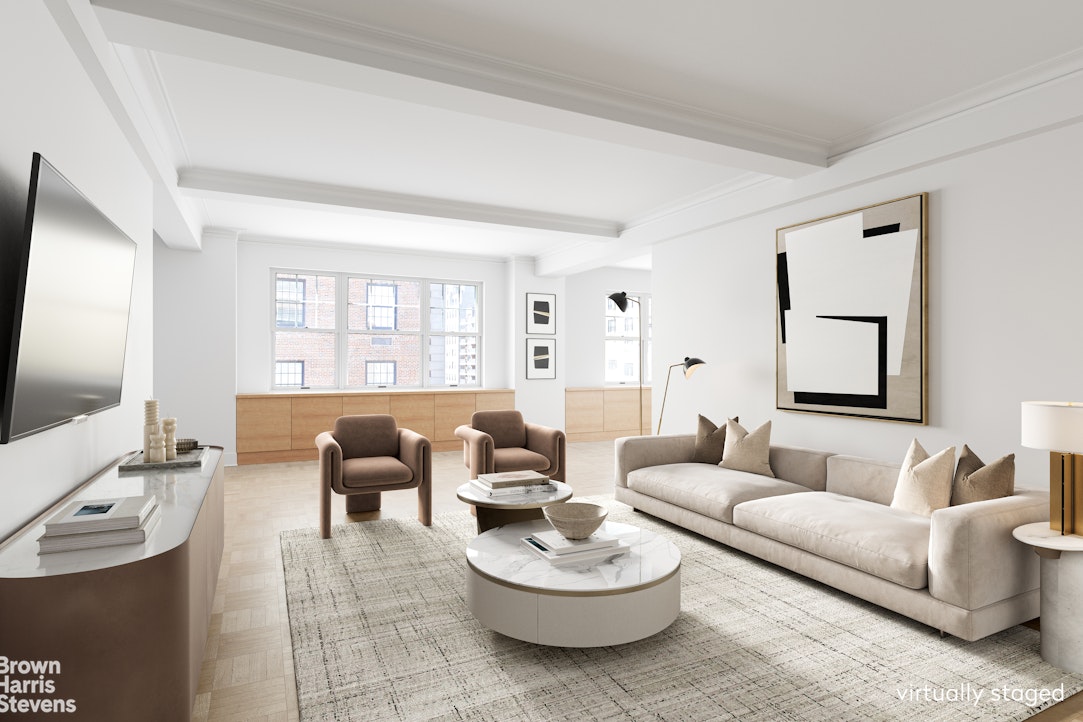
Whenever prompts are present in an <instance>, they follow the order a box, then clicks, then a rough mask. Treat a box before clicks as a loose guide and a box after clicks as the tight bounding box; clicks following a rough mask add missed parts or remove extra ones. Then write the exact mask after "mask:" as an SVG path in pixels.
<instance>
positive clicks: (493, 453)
mask: <svg viewBox="0 0 1083 722" xmlns="http://www.w3.org/2000/svg"><path fill="white" fill-rule="evenodd" d="M455 435H456V436H458V437H459V438H460V439H462V440H463V461H464V463H465V464H466V466H467V468H468V469H470V478H471V479H476V478H478V474H492V473H494V472H502V471H537V472H539V473H542V474H545V475H546V476H548V477H549V478H550V479H555V480H557V481H564V478H565V476H566V474H567V470H566V468H565V454H566V451H565V445H566V440H565V437H564V432H563V431H561V430H560V429H553V428H550V427H548V426H539V425H538V424H530V423H526V422H524V421H523V415H522V414H521V413H519V412H518V411H513V410H507V411H476V412H474V415H473V416H471V417H470V424H469V425H467V424H464V425H462V426H460V427H459V428H457V429H455Z"/></svg>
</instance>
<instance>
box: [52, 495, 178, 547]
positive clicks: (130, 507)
mask: <svg viewBox="0 0 1083 722" xmlns="http://www.w3.org/2000/svg"><path fill="white" fill-rule="evenodd" d="M156 503H157V500H156V499H155V497H154V494H145V495H143V496H119V497H113V498H111V499H77V500H76V501H73V502H71V503H69V504H68V505H67V506H65V507H64V508H63V509H61V510H60V511H58V512H57V513H56V514H53V515H52V516H51V517H49V519H48V520H46V522H45V536H47V537H54V536H64V535H68V534H86V533H89V532H101V531H116V530H118V529H136V528H138V527H140V526H142V525H143V523H144V522H145V521H146V520H147V517H148V516H149V515H150V512H151V510H152V509H153V508H154V506H155V504H156Z"/></svg>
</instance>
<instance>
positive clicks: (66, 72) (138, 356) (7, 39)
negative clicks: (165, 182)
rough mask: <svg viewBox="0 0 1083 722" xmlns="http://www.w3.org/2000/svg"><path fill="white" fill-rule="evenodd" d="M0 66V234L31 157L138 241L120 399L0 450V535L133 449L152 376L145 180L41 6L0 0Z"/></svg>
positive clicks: (9, 226)
mask: <svg viewBox="0 0 1083 722" xmlns="http://www.w3.org/2000/svg"><path fill="white" fill-rule="evenodd" d="M0 65H2V66H3V67H4V68H5V70H4V72H3V74H0V95H2V97H3V98H4V121H3V122H4V130H3V133H0V197H2V199H0V214H2V228H3V232H4V234H5V235H6V236H9V234H10V233H12V231H13V229H16V230H15V232H16V233H17V232H18V230H17V229H21V227H22V214H23V213H25V209H26V198H27V189H28V185H29V180H30V162H31V156H32V154H33V152H34V151H37V152H40V153H41V154H42V155H44V156H45V157H46V158H47V159H48V160H49V162H50V163H52V164H53V165H54V166H55V167H56V168H57V169H58V170H59V171H60V172H61V173H62V174H64V175H65V176H66V177H67V178H68V179H69V180H70V181H71V182H72V183H73V184H74V185H75V186H76V187H77V188H79V189H80V190H81V191H82V192H83V193H84V194H85V195H86V196H87V197H88V198H89V199H90V200H91V201H92V202H93V203H94V204H95V205H97V206H98V208H99V209H101V211H102V212H103V213H105V215H106V216H108V217H109V218H111V219H112V220H113V222H114V223H116V224H117V225H118V226H119V227H120V228H121V229H122V230H124V231H125V232H126V233H127V234H128V235H129V236H131V237H132V238H133V239H134V240H135V241H136V243H137V244H138V251H137V255H136V279H135V287H134V289H133V296H132V300H133V303H132V314H131V319H130V324H129V333H128V349H127V357H126V360H125V370H124V391H123V398H122V403H121V405H120V407H118V408H115V409H110V410H108V411H104V412H101V413H99V414H95V415H94V416H91V417H90V418H89V419H88V420H87V421H86V422H85V423H82V424H79V425H74V426H73V425H67V426H62V427H59V428H56V429H52V430H49V431H46V432H43V433H40V434H37V435H35V436H31V437H28V438H25V439H20V440H18V441H14V442H12V443H10V444H7V445H4V446H0V498H2V499H3V500H4V503H3V504H0V538H2V537H4V536H7V535H8V534H10V533H11V532H12V531H14V530H15V529H17V528H19V527H20V526H22V525H23V524H24V523H26V522H27V521H29V520H30V519H31V518H33V517H34V516H36V515H37V514H38V513H39V512H41V511H43V510H44V509H45V508H47V507H48V506H50V505H51V504H52V503H53V502H54V501H56V500H57V499H59V498H60V497H62V496H64V495H65V494H66V493H67V492H68V491H70V490H71V489H72V488H73V487H75V486H76V485H78V484H80V483H81V482H83V481H85V480H86V479H88V478H89V477H90V476H92V475H93V474H94V473H96V472H97V471H98V470H100V469H101V468H102V467H104V466H106V465H108V464H109V463H111V462H112V461H115V460H116V459H118V458H119V457H120V456H121V455H122V454H124V453H125V452H127V451H130V450H133V449H136V448H139V447H140V446H141V445H142V424H143V411H142V407H143V400H144V399H145V398H150V396H151V390H152V378H153V377H152V373H153V369H152V363H153V347H152V331H153V328H152V323H153V318H152V300H151V299H152V291H153V282H152V263H153V243H152V230H151V227H152V215H151V214H152V205H153V198H152V186H151V183H150V180H149V179H148V177H147V175H146V173H145V172H144V170H143V168H142V166H141V165H140V163H139V161H138V160H137V158H136V156H135V155H134V153H133V152H132V151H131V149H130V148H129V146H128V144H127V143H126V142H125V140H124V137H123V136H122V134H121V132H120V131H119V129H118V128H117V127H116V125H115V123H114V122H113V121H112V118H111V116H110V114H109V112H108V111H107V109H106V108H105V106H104V104H103V103H102V101H101V100H100V98H99V96H98V94H97V93H96V91H95V90H94V87H93V85H92V84H91V82H90V81H89V79H88V78H87V76H86V73H85V72H84V71H83V68H82V66H81V65H80V64H79V62H78V61H77V60H76V58H75V56H74V54H73V53H72V51H71V49H70V47H69V46H68V44H67V43H66V42H65V40H64V38H63V35H62V34H61V32H60V31H59V30H58V29H57V26H56V24H55V22H54V21H53V19H52V16H51V15H50V14H49V11H48V10H47V9H46V7H45V5H44V4H43V3H40V2H30V3H4V5H3V10H2V15H0ZM9 237H10V236H9Z"/></svg>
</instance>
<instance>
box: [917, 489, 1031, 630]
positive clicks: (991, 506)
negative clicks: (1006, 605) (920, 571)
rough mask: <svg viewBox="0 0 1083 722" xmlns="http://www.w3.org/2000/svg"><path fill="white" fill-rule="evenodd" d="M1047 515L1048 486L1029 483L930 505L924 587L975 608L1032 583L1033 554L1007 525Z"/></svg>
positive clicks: (933, 592) (1021, 591) (1008, 596)
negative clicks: (1007, 491)
mask: <svg viewBox="0 0 1083 722" xmlns="http://www.w3.org/2000/svg"><path fill="white" fill-rule="evenodd" d="M1047 519H1049V492H1046V491H1040V490H1031V489H1026V490H1022V491H1020V492H1019V493H1017V494H1015V495H1014V496H1009V497H1005V498H1003V499H992V500H990V501H977V502H973V503H970V504H961V505H959V506H950V507H948V508H946V509H938V510H936V511H934V512H933V514H932V518H931V526H930V533H929V593H930V594H931V595H932V596H933V597H935V598H936V599H940V600H942V601H945V602H948V603H949V604H954V605H956V606H958V607H962V608H963V609H980V608H982V607H985V606H987V605H989V604H993V603H994V602H998V601H1000V600H1002V599H1008V598H1010V597H1014V596H1016V595H1018V594H1022V593H1024V592H1027V591H1030V590H1032V589H1037V588H1038V584H1039V570H1038V557H1037V556H1035V555H1034V553H1033V552H1032V551H1031V550H1030V548H1029V547H1028V546H1027V545H1025V544H1023V543H1021V542H1019V541H1016V540H1015V538H1013V537H1012V530H1013V529H1015V528H1016V527H1017V526H1021V525H1023V524H1030V523H1032V522H1036V521H1043V520H1047Z"/></svg>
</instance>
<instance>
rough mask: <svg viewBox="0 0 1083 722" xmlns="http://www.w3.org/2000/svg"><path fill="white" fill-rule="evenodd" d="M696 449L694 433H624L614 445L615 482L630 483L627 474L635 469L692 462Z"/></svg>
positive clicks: (620, 484)
mask: <svg viewBox="0 0 1083 722" xmlns="http://www.w3.org/2000/svg"><path fill="white" fill-rule="evenodd" d="M695 450H696V435H695V434H667V435H664V436H625V437H622V438H620V439H617V441H616V442H615V443H614V445H613V458H614V469H615V471H616V479H615V481H616V485H617V486H624V487H627V486H628V474H629V473H630V472H633V471H635V470H636V469H642V468H644V467H648V466H661V465H662V464H683V463H686V462H690V461H692V456H693V455H694V453H695Z"/></svg>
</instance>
